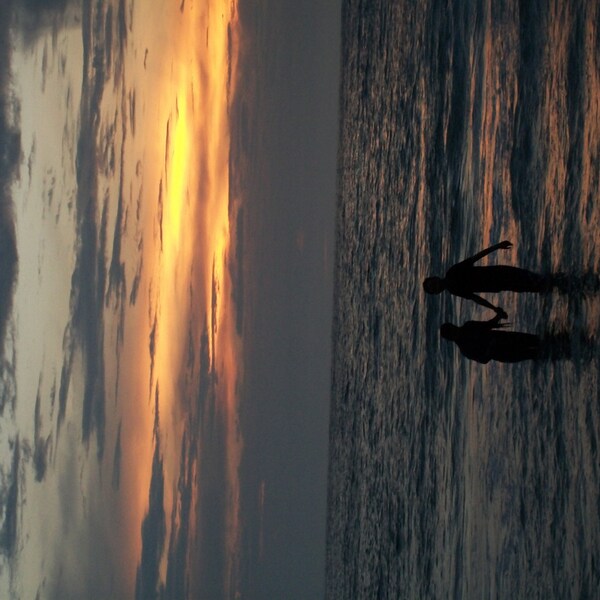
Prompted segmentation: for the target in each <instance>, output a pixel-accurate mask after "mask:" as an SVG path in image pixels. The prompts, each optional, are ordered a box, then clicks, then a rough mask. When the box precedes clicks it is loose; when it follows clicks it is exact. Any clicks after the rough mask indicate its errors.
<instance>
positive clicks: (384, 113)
mask: <svg viewBox="0 0 600 600" xmlns="http://www.w3.org/2000/svg"><path fill="white" fill-rule="evenodd" d="M599 7H600V5H598V4H597V3H595V2H592V1H591V0H590V1H588V2H583V1H582V2H561V1H556V2H545V1H541V0H540V1H539V2H536V1H531V2H521V3H519V2H516V1H514V0H507V1H505V2H493V1H489V2H488V1H483V0H482V1H478V2H467V1H466V0H464V1H454V2H442V1H440V2H436V1H432V2H425V1H423V2H415V3H413V2H408V1H407V2H391V1H390V2H383V1H379V2H377V1H372V2H358V1H347V2H345V4H344V9H343V23H342V27H343V48H342V53H343V59H342V87H341V115H342V117H341V118H342V120H341V132H340V152H339V199H338V212H337V259H336V283H335V290H336V291H335V304H334V315H335V318H334V332H333V343H334V360H333V389H332V410H331V423H330V467H329V497H328V532H327V597H328V598H344V599H348V598H369V599H372V598H403V597H406V598H448V597H454V598H486V597H490V598H498V597H500V598H523V597H534V598H538V597H539V598H567V597H580V598H595V597H597V594H598V590H599V589H600V478H599V469H600V461H599V457H598V436H599V435H600V394H599V381H598V378H599V377H598V376H599V368H600V344H598V343H597V340H598V338H599V337H600V294H599V293H598V292H597V291H596V290H595V289H594V287H595V283H597V279H598V273H600V248H599V244H600V204H599V198H600V190H599V182H600V36H599V32H598V28H599V27H600V8H599ZM503 239H509V240H511V241H512V242H513V243H514V248H513V249H512V250H508V251H507V250H501V251H499V252H497V253H495V254H493V255H491V256H490V257H489V258H486V259H484V260H483V261H482V264H485V262H486V261H489V262H492V263H494V262H495V263H504V264H513V265H519V266H522V267H526V268H528V269H531V270H533V271H538V272H543V273H564V274H566V281H567V285H566V286H563V287H565V288H566V289H564V290H563V291H553V292H552V293H550V294H546V295H537V294H511V293H508V292H504V293H502V294H496V295H488V296H487V298H488V300H490V301H491V302H493V303H494V304H499V305H501V306H503V307H504V308H505V310H506V311H507V312H508V314H509V320H510V322H511V328H512V329H515V330H518V331H527V332H531V333H537V334H540V335H547V334H556V333H559V334H563V335H566V336H567V337H568V338H569V339H570V342H571V357H570V358H562V359H559V360H540V361H527V362H522V363H518V364H500V363H489V364H487V365H481V364H478V363H474V362H470V361H468V360H467V359H466V358H464V357H463V356H462V355H461V354H460V352H459V351H458V348H456V346H454V344H451V343H450V342H447V341H445V340H443V339H440V336H439V326H440V324H441V323H443V322H445V321H450V322H452V323H455V324H461V323H464V322H465V321H467V320H484V319H489V318H491V317H492V316H493V313H492V312H491V311H488V310H485V309H483V308H481V307H479V306H477V305H475V304H473V303H471V302H467V301H465V300H461V299H459V298H454V297H451V296H449V295H448V294H442V295H441V296H435V297H434V296H428V297H426V296H425V294H424V292H423V290H422V286H421V282H422V280H423V279H424V278H425V277H426V276H428V275H431V274H440V275H441V274H443V273H444V272H445V270H446V269H447V268H448V267H449V266H451V265H452V264H454V263H456V262H457V261H459V260H462V259H463V258H466V257H467V256H471V255H473V254H475V253H476V252H478V251H479V250H481V249H482V248H485V247H487V246H489V245H491V244H494V243H496V242H499V241H500V240H503ZM582 276H586V277H587V279H586V280H585V282H586V285H583V284H582V281H583V280H582ZM590 282H591V283H590Z"/></svg>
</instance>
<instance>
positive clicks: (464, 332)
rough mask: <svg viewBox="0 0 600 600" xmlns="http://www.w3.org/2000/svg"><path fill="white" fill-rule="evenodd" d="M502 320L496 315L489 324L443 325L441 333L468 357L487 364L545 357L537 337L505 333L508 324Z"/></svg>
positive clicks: (469, 322)
mask: <svg viewBox="0 0 600 600" xmlns="http://www.w3.org/2000/svg"><path fill="white" fill-rule="evenodd" d="M500 320H501V316H500V315H496V316H495V317H494V318H493V319H490V320H489V321H467V322H466V323H465V324H464V325H462V326H460V327H457V326H456V325H452V323H444V324H443V325H442V326H441V327H440V334H441V336H442V337H443V338H444V339H447V340H450V341H452V342H455V343H456V345H457V346H458V347H459V349H460V351H461V352H462V353H463V354H464V355H465V356H466V357H467V358H470V359H471V360H475V361H477V362H480V363H484V364H485V363H488V362H489V361H490V360H497V361H500V362H507V363H512V362H519V361H522V360H532V359H536V358H542V357H543V355H544V352H543V344H542V340H541V338H540V337H539V336H538V335H534V334H531V333H522V332H519V331H504V330H503V329H502V328H503V327H506V324H502V323H500Z"/></svg>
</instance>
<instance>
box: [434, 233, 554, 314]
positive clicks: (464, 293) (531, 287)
mask: <svg viewBox="0 0 600 600" xmlns="http://www.w3.org/2000/svg"><path fill="white" fill-rule="evenodd" d="M509 248H512V243H511V242H509V241H508V240H504V241H503V242H500V243H499V244H495V245H493V246H490V247H489V248H486V249H485V250H482V251H481V252H478V253H477V254H475V255H474V256H471V258H467V259H465V260H463V261H462V262H459V263H457V264H455V265H454V266H453V267H450V268H449V269H448V271H447V272H446V276H445V277H443V278H442V277H428V278H427V279H425V281H424V282H423V288H424V290H425V291H426V292H427V293H428V294H439V293H441V292H443V291H444V290H448V291H449V292H450V293H451V294H454V295H455V296H460V297H461V298H465V299H466V300H473V302H477V304H480V305H481V306H485V307H486V308H491V309H492V310H493V311H495V312H496V314H497V315H499V316H501V317H503V318H506V316H507V315H506V313H505V312H504V310H502V309H501V308H500V307H498V306H494V305H493V304H492V303H491V302H488V301H487V300H485V299H484V298H481V296H478V295H477V294H476V292H503V291H510V292H537V293H541V292H546V291H548V289H549V287H550V283H549V281H548V278H547V277H544V276H542V275H539V274H538V273H533V272H532V271H528V270H527V269H520V268H518V267H510V266H507V265H487V266H484V267H476V266H475V263H476V262H477V261H478V260H481V259H482V258H483V257H484V256H487V255H488V254H491V253H492V252H495V251H496V250H508V249H509Z"/></svg>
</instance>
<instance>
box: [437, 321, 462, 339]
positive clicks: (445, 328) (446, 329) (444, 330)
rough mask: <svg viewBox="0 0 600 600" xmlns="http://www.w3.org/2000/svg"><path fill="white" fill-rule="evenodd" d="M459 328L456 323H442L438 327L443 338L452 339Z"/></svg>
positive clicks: (455, 337)
mask: <svg viewBox="0 0 600 600" xmlns="http://www.w3.org/2000/svg"><path fill="white" fill-rule="evenodd" d="M458 332H459V328H458V327H457V326H456V325H452V323H444V324H443V325H442V326H441V327H440V335H441V336H442V337H443V338H444V339H445V340H450V341H452V342H453V341H454V340H456V339H457V337H458Z"/></svg>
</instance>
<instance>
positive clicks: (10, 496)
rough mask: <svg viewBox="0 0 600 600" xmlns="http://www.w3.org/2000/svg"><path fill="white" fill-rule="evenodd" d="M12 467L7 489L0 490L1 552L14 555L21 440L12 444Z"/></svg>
mask: <svg viewBox="0 0 600 600" xmlns="http://www.w3.org/2000/svg"><path fill="white" fill-rule="evenodd" d="M11 450H12V452H13V455H12V465H11V470H10V473H9V475H8V484H7V486H6V488H4V489H1V490H0V499H1V500H2V502H1V504H2V506H3V507H4V523H3V525H2V529H0V550H2V552H4V553H5V554H7V555H12V554H13V552H14V550H15V548H16V542H17V524H18V508H19V466H20V462H21V447H20V444H19V438H18V437H17V439H16V441H15V442H12V443H11Z"/></svg>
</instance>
